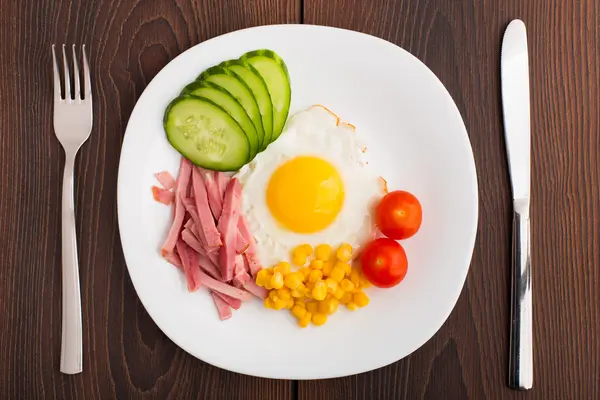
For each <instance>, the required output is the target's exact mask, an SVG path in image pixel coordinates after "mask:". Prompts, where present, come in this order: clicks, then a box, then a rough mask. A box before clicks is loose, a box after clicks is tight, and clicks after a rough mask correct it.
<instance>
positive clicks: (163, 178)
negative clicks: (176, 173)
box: [154, 171, 175, 190]
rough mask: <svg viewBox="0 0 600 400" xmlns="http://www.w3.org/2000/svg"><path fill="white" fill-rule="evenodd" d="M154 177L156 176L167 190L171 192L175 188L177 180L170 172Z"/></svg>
mask: <svg viewBox="0 0 600 400" xmlns="http://www.w3.org/2000/svg"><path fill="white" fill-rule="evenodd" d="M154 176H156V179H157V180H158V181H159V182H160V184H161V185H162V187H164V188H165V189H166V190H171V189H173V188H174V187H175V179H173V176H172V175H171V174H170V173H169V172H168V171H162V172H158V173H156V174H154Z"/></svg>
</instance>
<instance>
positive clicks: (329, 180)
mask: <svg viewBox="0 0 600 400" xmlns="http://www.w3.org/2000/svg"><path fill="white" fill-rule="evenodd" d="M343 204H344V185H343V183H342V178H341V177H340V174H339V173H338V172H337V170H336V169H335V167H334V166H333V165H331V164H330V163H329V162H327V161H325V160H323V159H321V158H318V157H312V156H301V157H296V158H294V159H292V160H290V161H287V162H286V163H285V164H283V165H282V166H280V167H279V168H278V169H277V170H276V171H275V173H273V175H272V176H271V180H270V181H269V184H268V186H267V206H268V207H269V210H270V211H271V214H272V215H273V216H274V217H275V219H277V221H279V223H281V224H282V225H283V226H285V227H286V228H287V229H289V230H291V231H294V232H297V233H313V232H318V231H320V230H322V229H324V228H326V227H327V226H328V225H329V224H331V223H332V222H333V220H335V218H336V216H337V215H338V213H339V212H340V210H341V208H342V205H343Z"/></svg>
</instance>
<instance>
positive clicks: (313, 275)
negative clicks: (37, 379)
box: [308, 269, 323, 283]
mask: <svg viewBox="0 0 600 400" xmlns="http://www.w3.org/2000/svg"><path fill="white" fill-rule="evenodd" d="M321 279H323V273H322V272H321V271H319V270H318V269H315V270H312V271H310V274H308V281H309V282H311V283H315V282H317V281H320V280H321Z"/></svg>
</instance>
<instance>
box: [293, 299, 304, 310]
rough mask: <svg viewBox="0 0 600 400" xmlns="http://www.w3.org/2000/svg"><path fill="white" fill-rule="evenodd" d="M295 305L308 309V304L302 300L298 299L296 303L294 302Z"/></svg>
mask: <svg viewBox="0 0 600 400" xmlns="http://www.w3.org/2000/svg"><path fill="white" fill-rule="evenodd" d="M294 305H295V306H298V307H302V308H306V303H305V302H304V300H301V299H296V301H295V302H294Z"/></svg>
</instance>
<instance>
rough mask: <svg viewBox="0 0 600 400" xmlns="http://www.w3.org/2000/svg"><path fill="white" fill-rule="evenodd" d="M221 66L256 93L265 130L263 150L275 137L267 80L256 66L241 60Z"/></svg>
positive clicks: (255, 96) (224, 63) (230, 61)
mask: <svg viewBox="0 0 600 400" xmlns="http://www.w3.org/2000/svg"><path fill="white" fill-rule="evenodd" d="M219 65H220V66H221V67H223V68H225V69H227V70H229V71H231V72H233V73H234V74H235V75H236V76H237V77H238V78H239V79H241V80H242V81H244V83H246V85H248V88H249V89H250V91H251V92H252V94H253V95H254V99H255V100H256V103H257V104H258V108H259V110H260V115H261V119H262V124H263V129H264V131H265V139H264V141H263V145H262V150H264V149H266V148H267V146H268V145H269V144H270V143H271V142H272V140H271V138H272V137H273V105H272V104H271V96H270V95H269V90H268V89H267V85H266V84H265V81H264V80H263V79H262V77H261V76H260V74H259V73H258V72H257V71H256V70H255V69H254V67H253V66H252V65H250V64H248V63H246V62H243V61H240V60H229V61H225V62H223V63H221V64H219Z"/></svg>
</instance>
